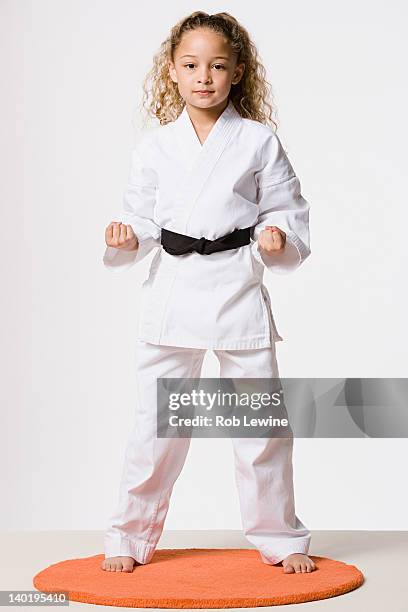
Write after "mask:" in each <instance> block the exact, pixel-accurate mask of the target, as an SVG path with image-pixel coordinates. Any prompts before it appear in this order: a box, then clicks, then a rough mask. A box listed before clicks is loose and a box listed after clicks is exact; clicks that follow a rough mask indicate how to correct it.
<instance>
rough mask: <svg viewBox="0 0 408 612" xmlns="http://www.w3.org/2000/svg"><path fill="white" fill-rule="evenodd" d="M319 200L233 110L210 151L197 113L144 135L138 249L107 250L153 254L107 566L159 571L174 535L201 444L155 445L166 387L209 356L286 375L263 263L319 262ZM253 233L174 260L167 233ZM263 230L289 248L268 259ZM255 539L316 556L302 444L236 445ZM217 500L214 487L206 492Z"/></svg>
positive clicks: (283, 267)
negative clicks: (189, 463)
mask: <svg viewBox="0 0 408 612" xmlns="http://www.w3.org/2000/svg"><path fill="white" fill-rule="evenodd" d="M308 215H309V204H308V202H307V201H306V200H305V199H304V198H303V197H302V195H301V193H300V184H299V180H298V178H297V177H296V175H295V173H294V171H293V168H292V166H291V164H290V162H289V160H288V158H287V156H286V155H285V152H284V151H283V148H282V146H281V143H280V141H279V139H278V137H277V136H276V135H275V133H274V132H273V131H272V130H271V129H270V128H268V127H267V126H265V125H262V124H260V123H258V122H255V121H252V120H249V119H243V118H242V117H241V116H240V115H239V113H238V112H237V111H236V110H235V108H234V106H233V104H232V103H231V102H230V103H229V105H228V106H227V108H226V109H225V110H224V112H223V113H222V114H221V115H220V117H219V118H218V120H217V122H216V123H215V125H214V126H213V128H212V129H211V131H210V133H209V135H208V136H207V138H206V140H205V142H204V144H203V145H201V143H200V141H199V139H198V137H197V135H196V133H195V130H194V127H193V125H192V123H191V120H190V118H189V115H188V113H187V110H186V109H184V111H183V112H182V113H181V115H180V116H179V118H178V119H177V120H176V121H175V122H173V123H169V124H167V125H165V126H160V127H157V128H155V129H153V130H151V131H150V132H148V133H147V134H145V135H144V137H143V138H142V139H141V141H140V142H139V144H138V145H137V147H136V148H135V150H134V151H133V153H132V162H131V169H130V176H129V183H128V186H127V189H126V192H125V196H124V213H123V214H122V215H121V217H120V220H121V221H122V222H123V223H126V224H130V225H131V226H132V228H133V230H134V232H135V234H136V235H137V237H138V240H139V249H138V250H137V251H136V252H125V251H121V250H118V249H115V248H113V247H107V248H106V251H105V254H104V258H103V261H104V264H105V265H106V266H107V268H109V269H110V270H125V269H127V268H129V267H130V266H132V265H133V264H135V263H136V262H138V261H140V260H141V259H143V257H145V256H146V255H147V254H148V253H149V252H150V251H151V250H152V249H154V248H155V247H160V248H158V249H157V252H156V254H155V256H154V257H153V260H152V262H151V265H150V271H149V277H148V279H147V280H146V281H145V282H144V283H143V288H142V303H141V316H140V319H139V328H138V338H137V350H136V376H137V381H138V398H137V400H138V401H137V408H136V423H135V426H134V429H133V431H132V432H131V434H130V436H129V439H128V444H127V449H126V459H125V465H124V468H123V473H122V479H121V484H120V497H119V505H118V507H117V509H116V511H115V513H114V514H113V515H112V516H111V517H110V519H109V523H108V525H107V529H106V533H105V558H108V557H113V556H117V555H126V556H132V557H134V558H135V559H136V560H137V561H139V562H140V563H148V562H149V561H150V560H151V558H152V556H153V553H154V550H155V548H156V546H157V542H158V540H159V538H160V534H161V533H162V530H163V525H164V521H165V518H166V514H167V510H168V505H169V501H170V496H171V492H172V488H173V485H174V483H175V481H176V479H177V477H178V475H179V473H180V471H181V469H182V467H183V465H184V461H185V458H186V455H187V452H188V448H189V444H190V439H188V438H186V439H183V438H157V435H156V404H157V378H159V377H172V378H177V377H180V378H195V377H199V376H200V374H201V364H202V361H203V358H204V355H205V352H206V350H207V349H213V351H214V353H215V355H216V356H217V358H218V360H219V362H220V377H221V378H222V377H227V378H234V377H252V378H262V377H266V378H268V377H271V376H272V377H277V376H279V372H278V366H277V361H276V352H275V343H276V342H278V341H280V340H282V337H281V336H280V335H279V333H278V331H277V329H276V325H275V322H274V318H273V315H272V310H271V303H270V297H269V294H268V291H267V289H266V287H265V286H264V285H263V283H262V279H263V272H264V269H265V267H267V268H268V269H270V270H271V271H272V272H276V273H278V274H282V273H287V272H290V271H292V270H295V269H296V268H297V267H298V266H299V265H300V264H301V263H302V262H303V261H304V259H305V258H306V257H307V256H308V255H309V253H310V248H309V227H308ZM254 225H255V226H256V227H255V230H254V236H253V237H254V241H253V242H251V244H249V245H246V246H243V247H239V248H236V249H231V250H227V251H220V252H216V253H211V254H210V255H202V254H199V253H196V252H193V253H188V254H185V255H170V254H168V253H167V252H166V251H165V250H164V249H163V248H162V247H161V245H160V232H161V228H162V227H165V228H167V229H169V230H172V231H175V232H178V233H181V234H187V235H189V236H193V237H196V238H201V237H202V236H204V237H205V238H208V239H211V240H214V239H216V238H218V237H219V236H223V235H225V234H228V233H230V232H232V231H233V230H234V229H237V228H238V229H240V228H244V227H249V226H254ZM266 225H276V226H278V227H279V228H281V229H282V230H283V231H285V232H286V235H287V238H286V245H285V251H284V253H280V254H276V253H275V254H272V255H270V256H267V255H266V254H264V253H261V251H259V250H258V242H257V238H258V236H259V233H260V231H261V230H262V229H263V228H264V227H265V226H266ZM231 440H232V444H233V449H234V459H235V474H236V484H237V487H238V493H239V501H240V509H241V516H242V523H243V527H244V533H245V536H246V537H247V539H248V540H249V541H250V542H251V543H252V544H253V545H254V546H256V547H257V548H258V550H259V552H260V554H261V558H262V560H263V561H264V562H265V563H270V564H274V563H278V562H279V561H281V560H282V559H283V558H284V557H286V556H287V555H288V554H290V553H292V552H304V553H307V552H308V549H309V543H310V538H311V536H310V532H309V531H308V529H307V528H306V527H305V525H304V524H303V523H302V522H301V521H300V520H299V518H298V517H297V516H296V514H295V509H294V494H293V476H292V447H293V438H288V439H286V438H270V439H269V438H231ZM209 495H211V492H209Z"/></svg>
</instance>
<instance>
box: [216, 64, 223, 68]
mask: <svg viewBox="0 0 408 612" xmlns="http://www.w3.org/2000/svg"><path fill="white" fill-rule="evenodd" d="M214 66H219V67H220V68H221V69H223V68H224V66H223V65H222V64H214Z"/></svg>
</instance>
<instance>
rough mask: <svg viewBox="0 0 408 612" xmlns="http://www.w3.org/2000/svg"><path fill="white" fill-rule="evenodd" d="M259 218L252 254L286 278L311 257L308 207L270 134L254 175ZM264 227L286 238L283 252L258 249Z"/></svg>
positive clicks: (281, 148)
mask: <svg viewBox="0 0 408 612" xmlns="http://www.w3.org/2000/svg"><path fill="white" fill-rule="evenodd" d="M255 180H256V181H257V186H258V206H259V214H258V218H257V223H256V225H255V228H254V233H253V239H254V241H255V242H253V243H252V246H251V250H252V253H253V255H254V257H255V258H256V259H257V260H258V261H259V262H260V263H263V264H264V265H265V266H266V267H267V268H268V269H269V270H271V271H272V272H275V273H276V274H288V273H289V272H292V271H294V270H295V269H296V268H298V267H299V266H300V264H301V263H302V262H303V261H304V260H305V259H306V258H307V257H308V256H309V255H310V252H311V251H310V236H309V208H310V204H309V203H308V202H307V201H306V200H305V199H304V197H303V196H302V195H301V191H300V182H299V179H298V177H297V176H296V174H295V172H294V170H293V168H292V166H291V163H290V161H289V159H288V158H287V156H286V153H285V151H284V149H283V147H282V145H281V142H280V140H279V138H278V136H277V135H276V134H275V133H274V132H271V135H270V137H268V140H267V142H266V143H265V145H264V147H263V149H262V169H261V170H260V171H259V172H256V173H255ZM267 225H276V226H277V227H279V229H281V230H283V231H284V232H285V234H286V243H285V247H284V250H283V251H282V252H280V253H271V254H270V255H268V254H267V253H265V251H263V250H262V249H261V248H259V244H258V237H259V234H260V233H261V231H262V230H263V229H265V227H266V226H267Z"/></svg>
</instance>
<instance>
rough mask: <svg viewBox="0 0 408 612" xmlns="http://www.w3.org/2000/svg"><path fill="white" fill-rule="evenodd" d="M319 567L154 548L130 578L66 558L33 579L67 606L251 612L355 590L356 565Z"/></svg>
mask: <svg viewBox="0 0 408 612" xmlns="http://www.w3.org/2000/svg"><path fill="white" fill-rule="evenodd" d="M309 556H310V558H311V559H313V561H314V562H315V564H316V566H317V569H316V570H315V571H313V572H310V573H299V574H298V573H292V574H285V573H284V571H283V566H282V565H267V564H266V563H264V562H263V561H262V560H261V558H260V554H259V551H258V550H256V549H246V548H238V549H237V548H234V549H231V548H228V549H225V548H182V549H156V551H155V553H154V555H153V558H152V560H151V561H150V563H147V564H145V565H137V566H136V567H135V569H134V570H133V572H131V573H130V572H127V573H126V572H108V571H105V570H103V569H102V568H101V563H102V561H103V559H104V555H103V554H102V555H95V556H93V557H85V558H83V559H69V560H67V561H61V562H59V563H55V564H53V565H50V566H49V567H47V568H46V569H44V570H42V571H41V572H39V573H38V574H36V575H35V576H34V578H33V585H34V587H35V588H36V589H38V590H39V591H42V592H46V593H51V592H58V591H66V592H68V593H69V595H68V597H69V600H70V601H81V602H85V603H92V604H101V605H107V606H119V607H128V608H250V607H257V606H274V605H280V604H290V603H301V602H305V601H313V600H316V599H326V598H328V597H335V596H336V595H342V594H343V593H347V592H348V591H352V590H353V589H356V588H357V587H359V586H360V585H361V584H362V583H363V582H364V576H363V574H362V573H361V572H360V570H359V569H358V568H357V567H355V566H354V565H347V564H346V563H343V562H342V561H335V560H333V559H328V558H326V557H317V556H314V555H309Z"/></svg>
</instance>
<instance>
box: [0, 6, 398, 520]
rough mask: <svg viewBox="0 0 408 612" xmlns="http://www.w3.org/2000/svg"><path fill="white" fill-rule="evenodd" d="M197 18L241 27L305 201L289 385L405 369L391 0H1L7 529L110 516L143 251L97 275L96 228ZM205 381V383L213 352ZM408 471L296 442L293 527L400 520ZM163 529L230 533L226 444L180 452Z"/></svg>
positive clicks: (272, 282)
mask: <svg viewBox="0 0 408 612" xmlns="http://www.w3.org/2000/svg"><path fill="white" fill-rule="evenodd" d="M198 9H200V10H205V11H207V12H210V13H214V12H218V11H227V12H230V13H232V14H233V15H234V16H235V17H237V18H238V19H239V20H240V21H241V23H242V24H243V25H244V26H245V27H246V28H247V29H248V30H249V32H250V34H251V36H252V37H253V39H254V41H255V43H256V44H257V46H258V49H259V52H260V55H261V58H262V60H263V62H264V64H265V66H266V67H267V71H268V80H269V81H270V82H271V84H272V86H273V91H274V95H275V101H276V103H277V105H278V119H279V122H280V125H279V131H278V134H279V136H280V138H281V140H282V142H283V144H284V146H285V148H286V149H287V151H288V155H289V158H290V160H291V161H292V164H293V165H294V168H295V170H296V172H297V174H298V176H299V177H300V179H301V184H302V188H303V189H302V192H303V195H304V197H305V198H306V199H307V200H308V201H309V202H310V203H311V206H312V208H311V213H310V220H311V247H312V255H311V256H310V257H309V259H308V260H307V261H306V262H305V264H303V266H302V267H301V268H300V269H299V270H298V271H297V272H295V273H294V274H292V275H288V276H278V275H273V274H272V273H271V272H269V271H266V273H265V283H266V285H267V286H268V288H269V290H270V293H271V299H272V306H273V309H274V316H275V320H276V323H277V327H278V330H279V332H280V333H281V335H282V336H283V338H284V342H280V343H278V344H277V351H278V361H279V366H280V371H281V376H295V377H297V376H299V377H307V376H311V377H347V376H349V377H387V376H389V377H406V376H407V350H406V347H407V340H408V338H407V326H406V320H407V319H406V312H407V296H406V278H407V248H406V236H405V231H406V227H407V208H406V203H407V200H406V155H405V146H406V142H407V136H408V134H407V120H406V108H407V85H406V79H403V78H402V75H403V74H404V72H405V68H406V66H405V61H404V59H403V58H404V55H405V56H406V52H407V49H406V48H404V47H405V41H404V38H405V40H406V37H405V19H406V14H404V12H405V6H404V5H403V3H402V2H375V1H374V2H373V1H372V0H371V1H370V2H368V1H361V2H355V1H354V2H351V0H346V1H344V2H341V3H327V2H324V1H323V0H322V1H313V0H312V1H309V2H307V3H304V2H300V1H298V2H290V3H284V2H279V3H273V4H270V3H266V2H259V1H257V0H255V1H253V2H250V3H248V2H236V1H235V2H223V3H221V4H218V3H215V2H207V3H204V4H201V5H200V6H198V5H197V4H196V3H192V2H187V1H185V2H180V1H179V2H177V3H176V4H175V3H168V2H164V0H158V1H156V2H155V3H142V4H141V3H140V2H137V1H136V0H134V1H132V0H105V1H101V0H83V1H82V2H80V1H78V0H57V1H56V0H19V1H16V0H14V1H12V0H1V3H0V11H1V26H0V27H1V34H0V35H1V41H2V43H1V47H2V51H1V54H0V62H1V73H2V85H3V87H2V90H3V93H2V95H1V97H0V105H1V106H0V111H1V112H0V121H1V125H2V132H1V141H2V147H1V168H2V180H1V182H0V189H1V206H2V232H1V235H2V242H3V256H2V258H1V266H2V300H1V307H2V321H3V326H2V342H1V346H2V356H1V372H2V394H1V399H2V409H1V419H2V421H3V422H2V434H3V435H2V444H1V445H0V453H1V455H0V465H1V468H0V469H1V470H2V474H3V484H2V493H3V495H2V503H1V505H0V513H1V521H2V526H3V528H5V529H104V527H105V523H106V520H107V516H108V515H109V514H110V513H111V512H112V511H113V509H114V508H115V506H116V502H117V494H118V486H119V478H120V473H121V469H122V463H123V459H124V448H125V441H126V438H127V435H128V433H129V431H130V427H131V425H132V423H133V410H134V401H135V383H134V378H133V367H134V362H133V359H134V349H135V338H136V327H137V315H138V297H139V292H140V288H141V283H142V281H143V280H144V278H146V276H147V273H148V268H149V263H150V261H151V256H149V257H148V258H147V259H145V260H144V261H143V262H141V263H139V264H138V265H137V266H135V267H133V268H132V269H131V270H129V271H128V272H124V273H122V274H115V273H112V272H109V271H108V270H105V269H104V267H103V264H102V255H103V252H104V248H105V247H104V229H105V226H106V225H107V224H108V223H109V222H110V221H111V220H112V219H115V218H116V216H117V214H118V212H119V211H120V210H121V206H122V194H123V190H124V188H125V184H126V180H127V175H128V167H129V161H130V150H131V148H132V146H133V143H134V141H135V138H137V128H138V125H139V117H138V114H137V106H138V104H139V102H140V96H141V84H142V80H143V77H144V76H145V74H146V72H147V70H148V69H149V68H150V66H151V61H152V56H153V54H154V53H155V52H156V51H157V49H158V47H159V45H160V42H161V41H162V40H163V39H164V38H165V37H166V36H167V35H168V32H169V30H170V27H171V26H172V25H173V24H174V23H175V22H176V21H178V20H179V19H180V18H181V17H183V16H185V15H187V14H189V13H190V12H192V11H193V10H198ZM404 279H405V281H404ZM299 313H301V315H302V316H299ZM202 375H203V376H217V375H218V370H217V361H216V359H215V356H214V355H213V353H211V352H208V353H207V355H206V359H205V362H204V370H203V374H202ZM406 459H407V441H406V440H404V439H390V440H387V439H330V440H321V439H317V440H314V439H309V440H307V439H297V440H295V450H294V473H295V492H296V502H297V506H296V511H297V514H298V516H299V517H300V518H301V520H302V521H303V522H305V524H307V526H308V527H309V528H310V529H396V530H402V529H407V528H408V513H407V497H406V495H407V494H406V487H405V486H401V479H400V475H401V468H402V466H403V465H406ZM166 528H169V529H190V528H197V529H211V528H220V529H221V528H228V529H240V528H241V522H240V514H239V505H238V496H237V493H236V489H235V482H234V478H233V458H232V447H231V443H230V441H229V440H228V439H224V440H199V439H193V441H192V444H191V450H190V454H189V456H188V459H187V463H186V466H185V468H184V471H183V472H182V474H181V476H180V478H179V480H178V481H177V483H176V485H175V488H174V491H173V497H172V501H171V506H170V510H169V513H168V515H167V521H166Z"/></svg>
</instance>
